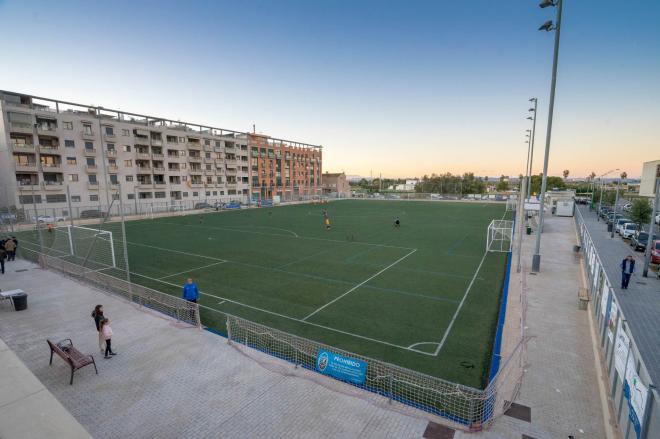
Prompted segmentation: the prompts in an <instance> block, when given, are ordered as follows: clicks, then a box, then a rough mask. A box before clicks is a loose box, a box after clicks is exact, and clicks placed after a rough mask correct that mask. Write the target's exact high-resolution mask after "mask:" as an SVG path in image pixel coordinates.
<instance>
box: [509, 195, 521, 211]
mask: <svg viewBox="0 0 660 439" xmlns="http://www.w3.org/2000/svg"><path fill="white" fill-rule="evenodd" d="M517 204H518V199H517V198H516V197H509V198H508V199H507V200H506V211H507V212H515V211H516V205H517Z"/></svg>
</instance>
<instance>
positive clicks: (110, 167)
mask: <svg viewBox="0 0 660 439" xmlns="http://www.w3.org/2000/svg"><path fill="white" fill-rule="evenodd" d="M108 172H119V167H118V166H117V165H108Z"/></svg>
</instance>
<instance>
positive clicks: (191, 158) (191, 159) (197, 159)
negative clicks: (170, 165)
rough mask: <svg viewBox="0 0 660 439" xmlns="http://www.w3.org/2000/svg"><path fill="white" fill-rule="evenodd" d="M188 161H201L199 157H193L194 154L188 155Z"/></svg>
mask: <svg viewBox="0 0 660 439" xmlns="http://www.w3.org/2000/svg"><path fill="white" fill-rule="evenodd" d="M188 161H189V162H201V161H202V158H201V157H195V156H193V157H191V156H188Z"/></svg>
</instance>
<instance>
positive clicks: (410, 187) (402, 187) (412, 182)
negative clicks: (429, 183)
mask: <svg viewBox="0 0 660 439" xmlns="http://www.w3.org/2000/svg"><path fill="white" fill-rule="evenodd" d="M417 183H419V180H418V179H416V178H413V179H408V180H406V182H405V183H404V184H397V185H396V186H394V190H395V191H405V192H410V191H414V190H415V186H417Z"/></svg>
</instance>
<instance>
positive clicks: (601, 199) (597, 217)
mask: <svg viewBox="0 0 660 439" xmlns="http://www.w3.org/2000/svg"><path fill="white" fill-rule="evenodd" d="M618 170H619V168H616V169H612V170H611V171H607V172H606V173H604V174H602V175H601V176H599V177H598V179H599V180H600V198H599V199H598V211H597V212H596V222H600V209H601V207H603V185H604V184H603V183H604V182H603V177H605V176H606V175H608V174H611V173H612V172H614V171H618Z"/></svg>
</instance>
